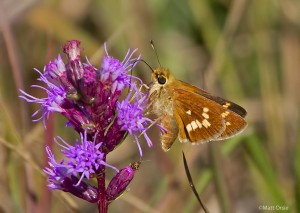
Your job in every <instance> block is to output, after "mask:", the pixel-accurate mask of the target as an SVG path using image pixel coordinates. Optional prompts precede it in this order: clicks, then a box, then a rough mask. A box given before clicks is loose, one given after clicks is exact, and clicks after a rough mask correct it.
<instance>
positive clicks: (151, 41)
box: [150, 40, 161, 67]
mask: <svg viewBox="0 0 300 213" xmlns="http://www.w3.org/2000/svg"><path fill="white" fill-rule="evenodd" d="M150 45H151V47H152V49H153V50H154V52H155V55H156V59H157V62H158V64H159V66H160V67H161V64H160V61H159V59H158V54H157V52H156V49H155V46H154V42H153V40H150Z"/></svg>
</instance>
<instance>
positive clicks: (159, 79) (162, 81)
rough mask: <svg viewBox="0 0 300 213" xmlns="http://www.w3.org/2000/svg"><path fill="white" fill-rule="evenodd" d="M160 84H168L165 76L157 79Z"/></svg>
mask: <svg viewBox="0 0 300 213" xmlns="http://www.w3.org/2000/svg"><path fill="white" fill-rule="evenodd" d="M157 81H158V83H159V84H165V83H166V77H165V76H159V77H158V79H157Z"/></svg>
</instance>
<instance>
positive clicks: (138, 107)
mask: <svg viewBox="0 0 300 213" xmlns="http://www.w3.org/2000/svg"><path fill="white" fill-rule="evenodd" d="M135 88H136V86H135V85H134V84H132V89H131V90H130V92H129V94H128V96H127V97H126V99H124V100H123V101H121V102H117V111H118V124H119V125H120V126H121V129H122V130H126V131H128V133H129V134H130V135H133V136H134V138H135V141H136V143H137V145H138V148H139V151H140V155H141V156H142V149H141V146H140V144H139V140H138V137H139V136H138V134H141V135H143V136H144V137H145V139H146V141H147V144H148V146H149V147H151V146H152V142H151V140H150V138H149V137H148V135H147V134H146V130H147V129H148V128H149V127H148V126H149V125H150V124H151V123H152V122H153V121H152V120H151V119H149V118H147V117H145V116H144V111H145V109H146V107H147V102H148V98H147V94H144V93H142V92H141V91H139V90H138V89H135ZM133 93H134V94H133Z"/></svg>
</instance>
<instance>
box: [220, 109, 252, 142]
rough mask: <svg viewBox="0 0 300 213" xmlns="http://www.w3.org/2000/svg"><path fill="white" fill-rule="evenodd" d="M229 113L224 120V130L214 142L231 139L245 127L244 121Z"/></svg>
mask: <svg viewBox="0 0 300 213" xmlns="http://www.w3.org/2000/svg"><path fill="white" fill-rule="evenodd" d="M228 111H229V110H228ZM229 113H230V114H228V115H227V116H226V117H225V118H224V120H225V125H226V129H225V131H224V132H223V133H222V134H221V135H220V137H218V138H217V139H216V140H224V139H228V138H231V137H233V136H234V135H236V134H238V133H240V132H242V131H243V130H244V129H245V128H246V127H247V123H246V121H245V120H244V119H243V118H242V117H241V116H239V115H238V114H236V113H234V112H232V111H229ZM223 115H225V114H223Z"/></svg>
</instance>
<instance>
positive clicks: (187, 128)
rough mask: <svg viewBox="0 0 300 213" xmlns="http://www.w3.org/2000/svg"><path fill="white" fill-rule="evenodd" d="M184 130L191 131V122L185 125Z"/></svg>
mask: <svg viewBox="0 0 300 213" xmlns="http://www.w3.org/2000/svg"><path fill="white" fill-rule="evenodd" d="M186 130H187V131H188V132H190V131H192V130H193V128H192V125H191V124H188V125H186Z"/></svg>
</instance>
